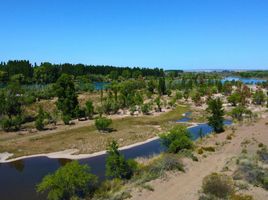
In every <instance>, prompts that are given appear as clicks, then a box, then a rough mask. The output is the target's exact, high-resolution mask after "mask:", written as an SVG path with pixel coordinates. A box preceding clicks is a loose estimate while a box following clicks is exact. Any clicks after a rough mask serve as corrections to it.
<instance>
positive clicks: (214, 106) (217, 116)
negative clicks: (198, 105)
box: [207, 98, 224, 133]
mask: <svg viewBox="0 0 268 200" xmlns="http://www.w3.org/2000/svg"><path fill="white" fill-rule="evenodd" d="M207 111H208V112H209V113H210V115H209V117H208V124H209V125H210V126H211V127H212V128H213V129H214V131H215V132H216V133H221V132H223V131H224V128H223V125H224V124H223V122H224V118H223V116H224V109H223V107H222V102H221V100H220V98H217V99H211V100H210V101H208V108H207Z"/></svg>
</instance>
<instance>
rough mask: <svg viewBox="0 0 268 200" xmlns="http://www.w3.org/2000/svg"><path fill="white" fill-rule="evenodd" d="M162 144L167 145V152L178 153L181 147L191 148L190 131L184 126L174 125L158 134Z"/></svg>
mask: <svg viewBox="0 0 268 200" xmlns="http://www.w3.org/2000/svg"><path fill="white" fill-rule="evenodd" d="M160 138H161V141H162V144H163V145H164V146H166V147H167V149H168V152H170V153H178V152H179V151H181V150H183V149H192V148H193V142H192V140H191V138H190V133H189V132H188V130H187V129H186V128H185V127H182V126H175V127H174V128H172V129H171V130H170V131H168V132H167V133H163V134H161V135H160Z"/></svg>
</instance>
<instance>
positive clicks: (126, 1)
mask: <svg viewBox="0 0 268 200" xmlns="http://www.w3.org/2000/svg"><path fill="white" fill-rule="evenodd" d="M0 8H1V9H0V10H1V11H0V27H1V29H0V60H1V61H7V60H9V59H28V60H30V61H31V62H38V63H39V62H41V61H49V62H56V63H64V62H70V63H85V64H110V65H117V66H142V67H163V68H165V69H169V68H184V69H193V68H194V69H198V68H199V69H200V68H202V69H207V68H213V69H215V68H224V69H227V68H229V69H232V68H233V69H239V68H242V69H256V68H260V69H268V1H267V0H176V1H175V0H1V4H0Z"/></svg>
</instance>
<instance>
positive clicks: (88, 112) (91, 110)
mask: <svg viewBox="0 0 268 200" xmlns="http://www.w3.org/2000/svg"><path fill="white" fill-rule="evenodd" d="M86 115H87V116H88V118H89V119H92V117H93V115H94V106H93V102H92V101H90V100H88V101H87V102H86Z"/></svg>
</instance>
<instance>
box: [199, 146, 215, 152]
mask: <svg viewBox="0 0 268 200" xmlns="http://www.w3.org/2000/svg"><path fill="white" fill-rule="evenodd" d="M202 149H203V150H204V151H210V152H215V147H211V146H209V147H202Z"/></svg>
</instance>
